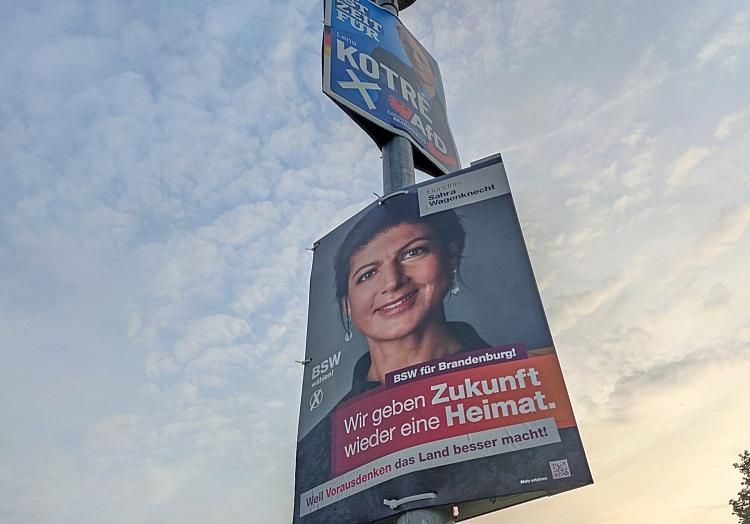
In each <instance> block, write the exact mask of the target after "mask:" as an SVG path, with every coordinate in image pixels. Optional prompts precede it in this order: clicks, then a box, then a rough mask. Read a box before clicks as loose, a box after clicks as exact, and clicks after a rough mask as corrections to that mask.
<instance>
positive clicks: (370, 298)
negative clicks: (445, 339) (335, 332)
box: [347, 223, 457, 341]
mask: <svg viewBox="0 0 750 524" xmlns="http://www.w3.org/2000/svg"><path fill="white" fill-rule="evenodd" d="M444 251H445V249H444V248H443V244H442V243H441V242H440V240H439V239H438V236H437V233H436V232H435V230H434V229H433V228H432V227H431V226H429V225H427V224H409V223H404V224H399V225H397V226H393V227H391V228H389V229H386V230H385V231H383V232H382V233H380V234H378V235H377V236H376V237H375V238H373V239H372V240H370V242H368V243H367V244H365V246H364V247H362V249H360V250H359V251H357V252H356V253H355V254H354V255H353V256H352V258H351V261H350V264H349V294H348V296H347V299H348V305H349V309H350V313H351V316H352V321H353V322H354V325H355V326H356V327H357V328H358V329H359V330H360V331H361V332H362V333H363V334H364V335H365V336H366V337H367V338H368V339H371V340H377V341H387V340H396V339H399V338H401V337H404V336H406V335H409V334H410V333H412V332H414V331H415V330H418V329H420V328H423V327H426V326H427V325H429V323H430V322H433V321H444V314H443V298H444V297H445V295H446V294H447V293H448V290H449V288H450V285H451V277H452V271H453V266H454V265H455V262H456V260H455V259H457V257H456V256H455V255H451V254H449V253H445V252H444ZM451 259H454V260H451Z"/></svg>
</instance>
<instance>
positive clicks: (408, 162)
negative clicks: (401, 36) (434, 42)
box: [377, 0, 454, 524]
mask: <svg viewBox="0 0 750 524" xmlns="http://www.w3.org/2000/svg"><path fill="white" fill-rule="evenodd" d="M415 1H416V0H377V3H378V5H380V6H381V7H383V8H384V9H387V10H388V11H390V12H391V13H393V14H394V15H396V16H398V12H399V10H400V9H406V8H407V7H409V6H410V5H412V4H413V3H414V2H415ZM414 182H415V178H414V154H413V153H412V149H411V143H410V142H409V141H408V140H407V139H406V138H404V137H402V136H398V135H394V136H393V137H392V138H391V139H390V140H389V141H388V142H386V143H385V145H383V194H384V195H387V194H388V193H392V192H393V191H397V190H399V189H401V188H403V187H406V186H409V185H411V184H413V183H414ZM404 495H412V494H410V493H406V494H404ZM438 495H439V494H438ZM453 523H454V520H453V515H452V513H451V511H450V509H448V508H425V509H415V510H411V511H407V512H406V513H402V514H401V515H400V516H399V517H398V520H397V521H396V524H453Z"/></svg>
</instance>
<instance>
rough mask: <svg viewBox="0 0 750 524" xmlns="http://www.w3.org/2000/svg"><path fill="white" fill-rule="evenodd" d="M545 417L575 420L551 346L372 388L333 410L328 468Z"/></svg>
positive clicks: (568, 423) (562, 422) (337, 469)
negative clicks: (526, 354) (535, 354)
mask: <svg viewBox="0 0 750 524" xmlns="http://www.w3.org/2000/svg"><path fill="white" fill-rule="evenodd" d="M550 417H554V418H555V423H556V424H557V427H558V428H559V429H561V428H566V427H572V426H575V419H574V418H573V410H572V409H571V406H570V400H569V399H568V394H567V391H566V389H565V383H564V381H563V377H562V372H561V370H560V364H559V362H558V360H557V355H554V354H552V355H544V356H539V357H533V358H528V359H523V360H517V361H513V362H507V363H502V364H488V365H485V366H483V367H478V368H473V369H463V370H459V371H455V372H452V373H447V374H443V375H439V376H432V377H428V378H425V379H422V380H417V381H415V382H410V383H408V384H404V385H401V386H395V387H390V388H388V389H385V388H379V389H377V390H375V391H373V392H372V393H370V394H364V395H361V396H360V397H357V398H354V399H352V400H350V401H348V402H346V403H344V404H341V405H340V406H339V407H338V408H337V410H336V411H335V413H334V414H333V419H332V421H333V428H332V434H333V438H332V450H331V456H332V466H333V473H334V474H335V475H340V474H342V473H345V472H346V471H349V470H351V469H353V468H355V467H357V466H361V465H362V464H366V463H368V462H370V461H372V460H375V459H377V458H379V457H383V456H385V455H388V454H390V453H393V452H396V451H400V450H403V449H406V448H410V447H412V446H416V445H419V444H425V443H428V442H432V441H435V440H440V439H444V438H448V437H455V436H460V435H465V434H468V433H475V432H478V431H483V430H487V429H493V428H501V427H504V426H510V425H513V424H519V423H523V422H528V421H532V420H538V419H543V418H550Z"/></svg>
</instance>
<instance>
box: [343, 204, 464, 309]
mask: <svg viewBox="0 0 750 524" xmlns="http://www.w3.org/2000/svg"><path fill="white" fill-rule="evenodd" d="M399 224H428V225H430V226H431V227H432V228H433V229H434V230H435V232H436V233H437V234H438V235H437V240H438V241H439V242H440V243H441V244H442V246H443V248H444V252H445V253H451V254H454V255H456V257H457V259H458V260H459V261H460V259H461V254H462V253H463V251H464V244H465V242H466V232H465V231H464V228H463V226H462V225H461V221H460V220H459V218H458V216H457V215H456V213H455V211H453V210H447V211H441V212H439V213H433V214H431V215H427V216H424V217H423V216H420V214H419V201H418V198H417V193H416V192H414V191H410V192H407V193H403V194H400V195H396V196H393V197H391V198H388V199H387V200H384V201H383V202H382V203H374V204H372V207H371V208H370V209H369V210H368V211H366V212H365V214H364V215H363V216H362V218H360V219H359V221H358V222H357V223H356V224H355V225H354V227H352V229H351V230H350V231H349V233H348V234H347V235H346V238H344V241H343V242H342V243H341V247H339V250H338V251H337V252H336V256H335V257H334V259H333V272H334V280H335V288H336V301H337V302H338V303H339V305H340V306H341V307H342V309H343V300H344V298H345V297H346V296H347V295H348V294H349V269H350V264H351V260H352V257H353V256H354V254H355V253H357V252H358V251H359V250H360V249H362V248H363V247H364V246H365V245H367V243H369V242H370V240H372V239H373V238H375V237H376V236H378V235H379V234H380V233H382V232H383V231H385V230H387V229H390V228H392V227H395V226H398V225H399ZM342 313H343V311H342Z"/></svg>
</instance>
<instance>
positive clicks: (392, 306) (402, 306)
mask: <svg viewBox="0 0 750 524" xmlns="http://www.w3.org/2000/svg"><path fill="white" fill-rule="evenodd" d="M417 292H418V291H417V290H416V289H415V290H414V291H410V292H408V293H407V294H406V295H404V296H402V297H401V298H399V299H396V300H394V301H393V302H389V303H388V304H386V305H384V306H380V307H379V308H377V309H376V310H375V312H376V313H379V314H381V315H397V314H399V313H401V312H402V311H405V310H407V309H409V308H410V307H412V306H413V305H414V303H415V297H416V295H417Z"/></svg>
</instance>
